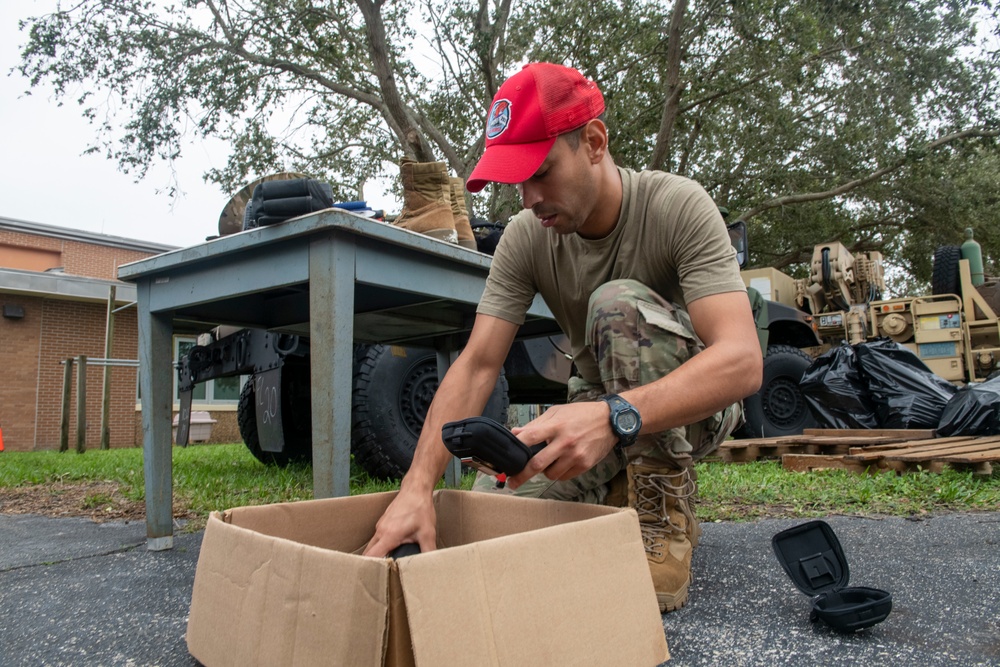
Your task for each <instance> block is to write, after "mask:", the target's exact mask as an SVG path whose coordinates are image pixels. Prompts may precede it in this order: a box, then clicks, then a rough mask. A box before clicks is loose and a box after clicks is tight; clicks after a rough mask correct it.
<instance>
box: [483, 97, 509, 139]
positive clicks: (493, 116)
mask: <svg viewBox="0 0 1000 667" xmlns="http://www.w3.org/2000/svg"><path fill="white" fill-rule="evenodd" d="M509 124H510V100H497V101H496V102H494V103H493V106H491V107H490V115H489V116H488V117H487V118H486V138H487V139H496V138H497V137H499V136H500V135H501V134H503V131H504V130H506V129H507V125H509Z"/></svg>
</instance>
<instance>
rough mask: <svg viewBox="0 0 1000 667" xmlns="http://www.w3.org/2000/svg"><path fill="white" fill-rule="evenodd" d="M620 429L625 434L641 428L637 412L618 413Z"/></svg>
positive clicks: (625, 411) (624, 411)
mask: <svg viewBox="0 0 1000 667" xmlns="http://www.w3.org/2000/svg"><path fill="white" fill-rule="evenodd" d="M616 421H617V423H618V428H620V429H621V430H622V432H623V433H632V432H633V431H635V430H636V429H638V428H639V415H638V414H637V413H636V412H635V410H623V411H622V412H619V413H618V419H617V420H616Z"/></svg>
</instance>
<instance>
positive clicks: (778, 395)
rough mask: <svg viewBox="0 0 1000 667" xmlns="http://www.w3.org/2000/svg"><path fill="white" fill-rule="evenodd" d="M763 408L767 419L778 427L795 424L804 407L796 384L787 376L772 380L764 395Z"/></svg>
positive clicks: (799, 418)
mask: <svg viewBox="0 0 1000 667" xmlns="http://www.w3.org/2000/svg"><path fill="white" fill-rule="evenodd" d="M763 408H764V414H765V415H767V418H768V421H770V422H771V423H772V424H774V425H776V426H778V427H780V428H787V427H789V426H792V425H794V424H797V423H798V422H799V421H800V420H801V418H802V413H803V410H804V409H805V405H804V404H803V402H802V401H801V400H800V396H799V389H798V384H797V383H796V382H792V380H790V379H789V378H778V379H776V380H774V381H772V382H771V383H770V384H769V385H768V388H767V394H766V395H765V396H764V401H763Z"/></svg>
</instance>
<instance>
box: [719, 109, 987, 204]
mask: <svg viewBox="0 0 1000 667" xmlns="http://www.w3.org/2000/svg"><path fill="white" fill-rule="evenodd" d="M996 136H1000V130H987V129H985V128H972V129H968V130H962V131H961V132H955V133H953V134H949V135H946V136H944V137H941V138H940V139H936V140H934V141H932V142H930V143H929V144H927V145H926V146H924V147H923V148H922V149H921V151H920V152H924V153H926V152H930V151H933V150H936V149H938V148H940V147H942V146H945V145H947V144H950V143H953V142H956V141H960V140H962V139H969V138H973V137H979V138H985V137H996ZM910 162H911V158H910V156H909V155H907V156H904V157H902V158H900V159H899V160H896V161H895V162H894V163H892V164H890V165H888V166H886V167H883V168H881V169H878V170H876V171H874V172H872V173H871V174H868V175H867V176H864V177H862V178H856V179H854V180H853V181H848V182H847V183H843V184H841V185H838V186H837V187H835V188H831V189H829V190H824V191H822V192H807V193H802V194H796V195H787V196H785V197H775V198H774V199H770V200H768V201H766V202H764V203H763V204H761V205H760V206H758V207H756V208H753V209H750V210H749V211H747V212H746V213H743V214H742V215H740V217H739V218H737V220H743V221H744V222H745V221H747V220H749V219H750V218H753V217H754V216H757V215H760V214H761V213H763V212H764V211H769V210H771V209H772V208H779V207H782V206H789V205H791V204H804V203H807V202H813V201H822V200H824V199H831V198H833V197H837V196H839V195H842V194H845V193H847V192H850V191H851V190H854V189H856V188H859V187H861V186H863V185H867V184H869V183H872V182H874V181H877V180H879V179H880V178H882V177H883V176H885V175H887V174H890V173H892V172H894V171H896V170H898V169H901V168H902V167H905V166H906V165H907V164H909V163H910Z"/></svg>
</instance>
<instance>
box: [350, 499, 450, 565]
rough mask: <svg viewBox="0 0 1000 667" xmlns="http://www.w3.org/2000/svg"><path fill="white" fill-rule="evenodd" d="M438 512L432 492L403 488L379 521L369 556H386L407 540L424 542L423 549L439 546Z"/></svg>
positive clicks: (368, 548)
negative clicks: (437, 540) (435, 508)
mask: <svg viewBox="0 0 1000 667" xmlns="http://www.w3.org/2000/svg"><path fill="white" fill-rule="evenodd" d="M436 539H437V515H436V513H435V511H434V501H433V499H432V496H431V494H430V493H421V492H419V491H405V490H403V489H401V490H400V492H399V495H397V496H396V498H395V499H394V500H393V501H392V503H390V505H389V507H388V508H386V510H385V513H384V514H383V515H382V518H381V519H379V521H378V523H377V524H375V536H374V537H373V538H372V539H371V542H369V543H368V547H367V548H366V549H365V553H364V555H365V556H375V557H376V558H384V557H385V556H387V555H389V552H390V551H392V550H393V549H395V548H396V547H398V546H399V545H400V544H403V543H406V542H414V543H416V544H419V545H420V552H421V553H426V552H428V551H433V550H434V549H435V548H436V547H437V543H436Z"/></svg>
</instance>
